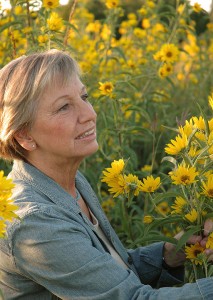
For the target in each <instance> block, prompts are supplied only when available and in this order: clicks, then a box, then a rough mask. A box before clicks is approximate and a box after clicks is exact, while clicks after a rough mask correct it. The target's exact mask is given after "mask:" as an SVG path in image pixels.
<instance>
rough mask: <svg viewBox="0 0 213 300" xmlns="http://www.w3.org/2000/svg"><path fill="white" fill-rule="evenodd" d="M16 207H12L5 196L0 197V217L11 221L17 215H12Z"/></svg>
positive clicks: (10, 201) (11, 203)
mask: <svg viewBox="0 0 213 300" xmlns="http://www.w3.org/2000/svg"><path fill="white" fill-rule="evenodd" d="M17 209H18V206H16V205H14V204H13V202H12V200H9V199H8V196H7V195H0V217H1V218H3V219H5V220H8V221H12V219H13V218H16V217H17V215H16V214H15V213H14V211H15V210H17Z"/></svg>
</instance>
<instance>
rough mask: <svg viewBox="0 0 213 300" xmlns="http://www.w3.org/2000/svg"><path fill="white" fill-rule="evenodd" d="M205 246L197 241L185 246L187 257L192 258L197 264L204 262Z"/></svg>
mask: <svg viewBox="0 0 213 300" xmlns="http://www.w3.org/2000/svg"><path fill="white" fill-rule="evenodd" d="M204 250H205V249H204V248H203V247H202V246H201V245H200V244H199V243H196V244H195V245H191V246H186V247H185V253H186V258H188V259H190V260H191V261H192V262H193V263H195V265H198V264H199V265H202V264H203V259H204V257H203V255H202V254H203V252H204Z"/></svg>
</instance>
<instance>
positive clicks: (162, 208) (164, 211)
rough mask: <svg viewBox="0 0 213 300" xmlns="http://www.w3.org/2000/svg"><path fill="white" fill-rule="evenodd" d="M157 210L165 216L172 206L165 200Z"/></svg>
mask: <svg viewBox="0 0 213 300" xmlns="http://www.w3.org/2000/svg"><path fill="white" fill-rule="evenodd" d="M155 210H156V212H157V213H159V214H161V215H163V216H165V215H167V214H168V213H169V212H170V207H169V205H168V203H167V202H166V201H163V202H161V203H159V204H158V205H157V206H156V209H155Z"/></svg>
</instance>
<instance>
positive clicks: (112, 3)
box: [105, 0, 119, 9]
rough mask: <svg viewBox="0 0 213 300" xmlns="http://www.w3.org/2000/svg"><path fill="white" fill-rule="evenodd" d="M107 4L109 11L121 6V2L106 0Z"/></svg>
mask: <svg viewBox="0 0 213 300" xmlns="http://www.w3.org/2000/svg"><path fill="white" fill-rule="evenodd" d="M105 4H106V7H107V8H109V9H112V8H116V7H117V6H118V4H119V0H106V3H105Z"/></svg>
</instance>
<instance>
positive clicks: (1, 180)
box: [0, 171, 15, 195]
mask: <svg viewBox="0 0 213 300" xmlns="http://www.w3.org/2000/svg"><path fill="white" fill-rule="evenodd" d="M14 186H15V185H14V183H13V182H12V179H8V178H7V177H6V176H4V172H3V171H0V193H1V194H2V195H10V194H11V190H12V189H13V188H14Z"/></svg>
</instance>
